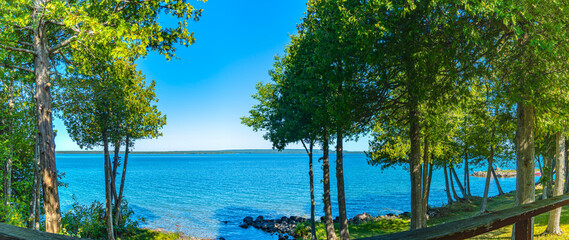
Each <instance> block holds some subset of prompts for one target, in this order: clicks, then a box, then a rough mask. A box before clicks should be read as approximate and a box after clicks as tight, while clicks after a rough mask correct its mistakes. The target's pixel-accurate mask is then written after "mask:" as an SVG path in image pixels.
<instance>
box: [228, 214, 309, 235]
mask: <svg viewBox="0 0 569 240" xmlns="http://www.w3.org/2000/svg"><path fill="white" fill-rule="evenodd" d="M305 221H307V219H306V218H303V217H298V216H290V217H286V216H283V217H281V218H278V219H265V218H264V217H263V216H258V217H257V218H256V219H255V220H253V217H251V216H247V217H245V218H243V223H241V224H239V227H241V228H245V229H247V228H249V227H254V228H256V229H259V230H261V231H263V232H266V233H271V234H279V240H280V239H289V236H294V231H295V230H296V225H297V224H298V223H301V222H305Z"/></svg>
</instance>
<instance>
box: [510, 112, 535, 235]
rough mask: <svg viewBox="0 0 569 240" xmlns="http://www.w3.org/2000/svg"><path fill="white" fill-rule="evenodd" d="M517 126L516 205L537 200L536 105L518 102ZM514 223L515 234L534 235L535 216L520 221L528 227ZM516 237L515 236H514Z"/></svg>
mask: <svg viewBox="0 0 569 240" xmlns="http://www.w3.org/2000/svg"><path fill="white" fill-rule="evenodd" d="M517 105H518V106H517V128H516V165H517V166H516V171H517V176H516V206H519V205H523V204H527V203H532V202H534V201H535V182H534V181H535V163H534V159H535V156H534V151H535V146H534V124H535V114H534V107H533V106H532V105H527V104H525V103H522V102H518V103H517ZM516 225H518V224H514V230H513V231H514V234H512V235H513V236H516V235H518V236H523V235H524V234H528V233H529V234H530V235H531V236H533V218H532V219H531V220H529V219H528V220H525V221H523V222H522V223H520V224H519V225H520V226H529V227H527V228H525V227H520V228H516ZM513 238H515V237H513Z"/></svg>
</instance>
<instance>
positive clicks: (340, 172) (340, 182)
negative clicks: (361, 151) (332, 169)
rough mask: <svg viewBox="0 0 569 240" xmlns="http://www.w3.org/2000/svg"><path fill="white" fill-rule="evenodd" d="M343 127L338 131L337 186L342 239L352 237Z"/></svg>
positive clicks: (345, 239)
mask: <svg viewBox="0 0 569 240" xmlns="http://www.w3.org/2000/svg"><path fill="white" fill-rule="evenodd" d="M342 131H343V129H342V128H341V127H339V128H338V132H337V133H336V137H337V140H336V141H337V143H336V186H337V187H338V211H339V214H340V239H342V240H348V239H350V231H349V229H348V217H347V214H346V193H345V191H344V156H343V154H344V153H343V141H344V136H343V134H342Z"/></svg>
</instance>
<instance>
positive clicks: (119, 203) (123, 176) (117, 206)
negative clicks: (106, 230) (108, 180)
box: [115, 136, 130, 226]
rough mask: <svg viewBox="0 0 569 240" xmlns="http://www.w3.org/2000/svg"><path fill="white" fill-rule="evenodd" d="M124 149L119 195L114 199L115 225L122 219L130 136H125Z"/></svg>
mask: <svg viewBox="0 0 569 240" xmlns="http://www.w3.org/2000/svg"><path fill="white" fill-rule="evenodd" d="M125 143H126V144H125V145H126V146H125V149H124V162H123V165H122V173H121V186H120V187H119V195H118V198H117V200H116V201H115V226H118V225H119V223H120V222H121V221H122V214H121V208H122V197H123V190H124V182H125V179H126V165H127V163H128V153H129V149H128V147H129V144H130V138H129V137H128V136H127V137H126V141H125Z"/></svg>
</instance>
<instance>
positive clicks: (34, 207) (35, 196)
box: [28, 134, 41, 230]
mask: <svg viewBox="0 0 569 240" xmlns="http://www.w3.org/2000/svg"><path fill="white" fill-rule="evenodd" d="M39 152H40V146H39V137H38V135H37V134H36V135H35V144H34V164H33V166H34V167H33V168H34V180H33V185H32V199H31V204H30V218H29V221H28V228H32V229H35V230H39V229H40V214H41V211H40V208H41V200H40V195H41V178H40V159H39V154H40V153H39Z"/></svg>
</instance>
